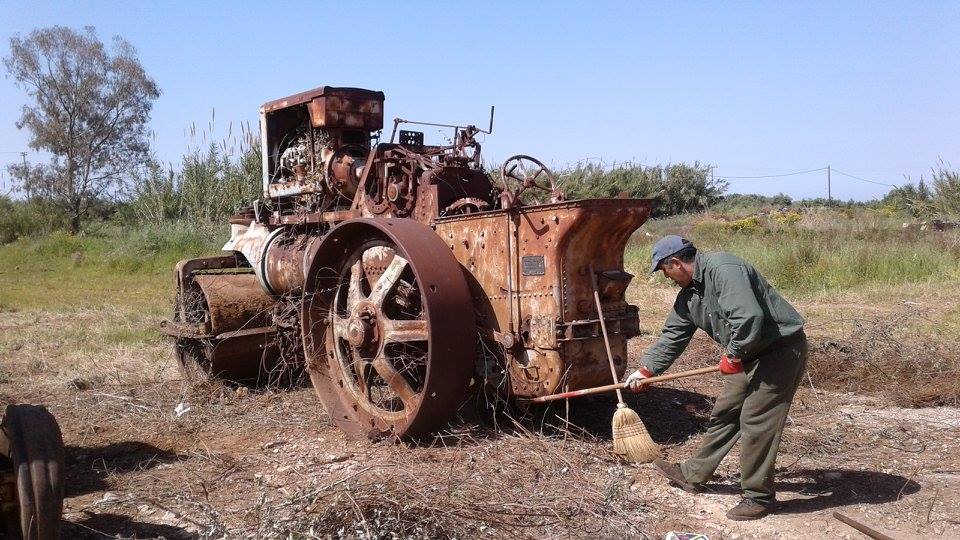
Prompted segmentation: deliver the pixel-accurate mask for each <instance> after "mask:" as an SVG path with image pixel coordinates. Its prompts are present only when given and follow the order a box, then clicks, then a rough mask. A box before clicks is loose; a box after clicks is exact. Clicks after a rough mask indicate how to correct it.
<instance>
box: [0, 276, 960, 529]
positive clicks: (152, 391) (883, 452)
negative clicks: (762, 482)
mask: <svg viewBox="0 0 960 540" xmlns="http://www.w3.org/2000/svg"><path fill="white" fill-rule="evenodd" d="M665 294H669V292H667V293H665ZM821 308H822V306H820V307H818V309H821ZM810 311H814V310H813V309H811V310H810ZM660 317H661V314H658V313H655V314H651V315H650V317H646V316H645V319H644V320H645V321H657V320H659V319H660ZM118 320H119V321H125V322H123V324H128V325H130V326H131V327H137V325H138V324H139V322H141V321H139V320H138V319H137V316H136V315H129V314H124V313H115V312H112V311H110V310H109V309H106V310H89V311H79V312H71V313H67V314H58V313H51V312H5V313H3V314H2V319H0V404H6V403H12V402H31V403H42V404H46V405H47V406H49V408H50V410H51V411H52V412H53V413H54V414H55V416H56V417H57V418H58V420H59V422H60V425H61V427H62V429H63V432H64V438H65V442H66V444H67V467H68V471H67V472H68V486H67V499H66V507H65V515H64V520H65V536H66V537H70V538H104V537H116V536H120V537H137V538H151V537H165V538H194V537H207V538H220V537H231V538H233V537H264V538H269V537H273V538H281V537H282V538H288V537H293V538H313V537H321V538H323V537H330V536H333V537H359V538H393V537H444V536H453V537H460V538H463V537H483V536H489V537H502V536H507V537H558V536H563V537H603V538H607V537H628V538H662V537H663V535H664V533H665V532H667V531H688V532H701V533H705V534H707V535H708V536H709V537H710V538H711V539H721V538H729V539H737V538H863V536H862V535H861V534H860V533H858V532H856V531H855V530H853V529H851V528H850V527H848V526H847V525H844V524H842V523H840V522H839V521H837V520H835V519H834V518H833V517H832V513H833V512H834V511H839V512H842V513H844V514H846V515H848V516H851V517H853V518H854V519H857V520H860V521H863V522H865V523H868V524H869V525H871V526H872V527H874V528H877V529H881V530H883V531H885V532H887V533H889V534H891V535H893V536H895V537H898V538H919V537H924V538H931V537H939V538H960V451H958V450H960V443H958V441H960V410H958V409H957V408H952V407H932V408H916V409H904V408H899V407H895V406H893V405H892V404H891V402H890V401H889V400H887V399H884V398H880V397H869V396H866V395H862V394H860V395H855V394H852V393H846V392H838V391H826V390H824V389H822V388H819V387H818V384H817V381H816V380H814V379H810V380H809V381H808V383H807V384H806V385H804V387H803V388H801V390H800V391H799V393H798V395H797V398H796V400H795V402H794V407H793V409H792V411H791V415H790V421H789V423H788V426H787V430H786V436H785V439H784V441H783V444H782V447H781V454H780V458H779V461H778V474H777V487H778V490H779V497H780V500H781V501H782V507H781V511H780V513H779V514H777V515H774V516H770V517H768V518H766V519H763V520H761V521H758V522H747V523H737V522H732V521H728V520H727V519H726V518H725V517H724V513H725V512H726V510H727V509H728V508H729V507H731V506H733V505H735V504H736V503H737V502H738V500H739V499H738V497H737V493H738V479H737V470H738V465H737V461H736V452H737V449H736V448H735V449H734V452H733V453H732V454H731V456H730V457H729V458H728V459H727V460H725V462H724V463H723V465H722V466H721V468H720V470H719V471H718V476H717V478H716V481H715V482H714V483H713V484H712V485H711V488H712V491H711V492H710V493H707V494H703V495H689V494H686V493H684V492H682V491H680V490H677V489H674V488H671V487H668V486H667V485H666V484H665V483H664V481H663V480H662V479H661V478H660V477H658V476H657V475H656V474H655V473H654V472H653V470H652V469H651V467H650V466H649V465H640V466H635V465H625V464H622V463H618V462H617V460H616V459H615V458H614V456H613V455H612V454H611V453H610V451H609V449H610V446H611V444H610V441H609V437H610V432H609V429H610V418H611V416H612V413H613V406H612V404H613V401H612V400H611V399H610V398H609V397H604V398H598V399H594V400H583V401H581V402H577V403H571V407H570V410H569V411H568V410H566V409H565V408H564V407H563V406H560V407H556V408H554V409H551V410H549V411H547V412H546V413H541V414H540V415H536V416H534V415H531V416H528V417H527V418H524V419H522V420H521V421H519V422H511V421H509V419H507V418H505V417H503V416H500V417H497V418H496V419H495V421H492V420H489V417H488V416H484V415H479V416H478V415H476V414H473V412H472V411H471V407H473V405H469V404H468V405H467V406H465V408H464V409H463V411H462V413H463V414H462V416H463V420H462V421H461V422H460V423H459V424H458V425H457V427H456V428H454V429H453V430H452V431H451V432H447V433H445V434H443V435H442V436H439V437H437V438H436V440H434V441H432V442H430V443H428V444H423V445H419V446H408V445H400V444H394V443H391V442H378V443H371V442H367V441H354V440H348V439H346V438H344V437H343V435H342V434H341V433H340V432H339V430H337V429H336V428H335V427H334V426H333V425H332V424H331V422H330V421H329V419H328V418H327V416H326V414H325V413H324V411H323V409H322V407H321V406H320V404H319V402H318V401H317V399H316V398H315V397H314V396H313V394H312V390H311V389H309V388H302V389H297V390H292V391H283V392H272V391H254V390H248V389H246V388H240V389H231V388H223V387H219V386H210V387H201V388H190V387H187V386H185V385H184V384H183V383H182V382H181V381H180V380H179V375H178V374H177V373H176V370H175V368H174V360H173V358H172V355H171V354H170V352H169V350H168V348H167V346H166V345H165V344H163V343H162V342H160V341H150V342H148V343H147V344H146V345H144V344H143V343H142V342H140V341H138V340H137V339H136V336H134V337H133V338H131V339H130V341H129V343H127V342H126V341H125V340H126V337H125V334H124V332H123V324H118V322H117V321H118ZM649 324H651V325H655V324H656V322H653V323H649ZM118 328H119V330H118ZM118 332H119V334H118ZM652 339H653V338H652V337H651V336H645V337H642V338H637V339H635V340H634V342H633V344H632V348H633V349H632V352H633V353H634V354H633V355H632V357H633V358H636V357H638V356H639V354H640V352H641V351H642V350H643V348H645V347H646V346H647V345H649V343H651V341H652ZM715 359H716V351H715V348H714V346H713V345H712V344H711V343H709V342H707V341H706V340H703V339H699V338H698V339H697V340H696V341H695V342H694V345H693V346H691V348H690V350H689V351H688V352H687V354H686V355H685V356H684V357H683V358H682V359H681V360H680V361H679V362H678V364H677V366H676V367H675V368H674V369H683V368H691V367H699V366H703V365H709V364H712V363H713V362H715ZM719 388H720V381H719V378H718V377H716V376H713V377H707V378H704V379H700V380H686V381H677V382H675V383H672V384H664V385H663V386H661V387H658V388H654V389H651V390H649V391H647V392H645V393H642V394H639V395H633V396H630V405H631V407H632V408H634V410H636V411H638V412H639V413H640V415H641V417H642V418H643V419H644V421H645V423H646V425H647V426H648V428H649V431H650V433H651V435H652V436H653V438H654V439H655V440H656V441H658V442H659V443H661V444H662V445H663V446H664V449H665V452H666V454H667V455H668V457H669V458H670V459H673V460H680V459H683V458H684V457H685V456H687V455H689V454H691V453H692V452H693V451H694V450H695V449H696V448H697V446H698V441H699V438H700V435H699V433H700V432H701V431H702V429H703V428H704V424H705V421H706V420H707V417H708V413H709V410H710V407H711V405H712V400H713V399H714V398H715V396H716V395H717V393H718V391H719ZM177 411H179V414H178V412H177ZM478 418H479V419H480V420H478ZM484 418H487V419H486V420H484Z"/></svg>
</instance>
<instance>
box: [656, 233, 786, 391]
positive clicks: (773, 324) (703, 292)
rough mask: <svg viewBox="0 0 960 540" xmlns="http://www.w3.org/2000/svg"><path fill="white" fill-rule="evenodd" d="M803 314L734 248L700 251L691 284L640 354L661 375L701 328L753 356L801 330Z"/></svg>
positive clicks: (733, 351)
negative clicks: (653, 339)
mask: <svg viewBox="0 0 960 540" xmlns="http://www.w3.org/2000/svg"><path fill="white" fill-rule="evenodd" d="M803 322H804V321H803V317H801V316H800V314H799V313H797V310H795V309H794V308H793V306H791V305H790V304H789V303H788V302H787V301H786V300H784V299H783V297H782V296H780V294H778V293H777V291H776V290H775V289H774V288H773V287H772V286H771V285H770V284H769V283H767V280H766V279H764V278H763V276H761V275H760V272H757V269H756V268H754V267H753V266H751V265H750V263H748V262H746V261H744V260H743V259H741V258H740V257H737V256H736V255H733V254H732V253H725V252H722V251H717V252H711V253H704V252H699V251H698V252H697V255H696V259H695V260H694V267H693V283H691V284H690V286H688V287H684V288H683V289H681V290H680V293H679V294H677V300H676V302H674V303H673V309H672V310H671V311H670V315H668V316H667V322H666V323H664V326H663V333H661V334H660V339H658V340H657V342H656V343H654V344H653V346H652V347H650V348H649V349H648V350H647V352H646V353H644V355H643V358H641V359H640V362H641V364H643V365H644V366H645V367H646V368H647V369H648V370H650V371H652V372H653V373H654V374H657V375H659V374H660V373H663V372H664V371H666V370H667V368H669V367H670V366H671V364H673V361H674V360H676V359H677V357H678V356H680V354H681V353H683V350H684V349H686V348H687V344H688V343H690V338H691V337H693V333H694V332H695V331H696V330H697V328H699V329H701V330H703V331H704V332H706V333H707V334H708V335H710V337H711V338H713V339H714V340H715V341H716V342H717V343H719V344H720V345H721V346H723V347H724V348H725V349H726V353H727V355H729V356H736V357H739V358H742V359H743V360H747V361H749V360H752V359H753V358H755V357H756V356H758V355H759V354H760V353H761V352H763V351H764V349H766V348H767V347H768V346H769V345H770V344H771V343H773V342H774V341H776V340H778V339H780V338H781V337H785V336H789V335H791V334H794V333H796V332H797V331H799V330H801V329H803Z"/></svg>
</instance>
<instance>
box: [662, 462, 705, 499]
mask: <svg viewBox="0 0 960 540" xmlns="http://www.w3.org/2000/svg"><path fill="white" fill-rule="evenodd" d="M653 466H654V467H656V468H657V470H658V471H659V472H660V474H662V475H663V476H665V477H666V478H667V480H669V481H670V485H672V486H676V487H678V488H680V489H682V490H684V491H686V492H687V493H700V492H701V491H703V485H702V484H694V483H693V482H688V481H687V479H686V477H684V476H683V471H681V470H680V465H677V464H676V463H670V462H668V461H664V460H662V459H655V460H653Z"/></svg>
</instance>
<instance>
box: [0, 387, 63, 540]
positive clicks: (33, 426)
mask: <svg viewBox="0 0 960 540" xmlns="http://www.w3.org/2000/svg"><path fill="white" fill-rule="evenodd" d="M63 457H64V450H63V436H62V434H61V433H60V426H58V425H57V421H56V420H55V419H54V418H53V415H52V414H50V412H49V411H47V409H46V408H44V407H40V406H36V405H9V406H7V410H6V413H5V414H4V417H3V423H2V424H0V475H3V477H2V478H0V533H3V534H4V535H5V536H0V537H3V538H11V539H13V538H24V539H30V540H48V539H49V540H55V539H57V538H60V517H61V515H62V514H63V487H64V484H63V474H64V468H63ZM4 469H9V471H10V472H9V473H7V472H6V471H4Z"/></svg>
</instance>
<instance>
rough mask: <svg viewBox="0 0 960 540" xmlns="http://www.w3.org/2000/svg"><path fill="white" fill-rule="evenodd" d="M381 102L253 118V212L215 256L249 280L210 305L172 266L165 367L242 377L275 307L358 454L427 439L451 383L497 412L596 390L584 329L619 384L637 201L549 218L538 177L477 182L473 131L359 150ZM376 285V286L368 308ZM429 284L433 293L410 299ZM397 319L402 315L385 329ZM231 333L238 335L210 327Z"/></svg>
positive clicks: (276, 111)
mask: <svg viewBox="0 0 960 540" xmlns="http://www.w3.org/2000/svg"><path fill="white" fill-rule="evenodd" d="M383 99H384V98H383V94H382V93H380V92H372V91H368V90H362V89H355V88H332V87H320V88H318V89H315V90H311V91H308V92H303V93H300V94H296V95H294V96H290V97H288V98H284V99H281V100H276V101H271V102H268V103H266V104H265V105H264V106H263V107H262V109H261V131H262V134H263V135H262V136H263V140H262V156H263V163H264V169H263V182H264V195H265V197H266V199H267V201H265V202H263V203H261V202H257V203H255V204H254V205H253V206H251V207H250V208H247V209H242V210H240V211H238V212H237V214H236V215H235V216H233V217H232V218H231V220H230V223H231V239H230V241H229V242H228V243H227V244H226V245H225V246H224V250H228V251H234V252H236V253H237V254H238V255H237V256H236V257H235V260H234V261H233V264H234V266H239V265H240V263H241V262H242V263H244V264H246V265H247V266H250V267H251V268H252V270H253V274H250V275H248V276H247V277H245V278H243V280H244V281H243V283H242V284H241V282H240V281H236V282H234V283H232V284H231V285H229V286H228V287H227V288H225V289H224V290H223V291H213V289H212V285H210V283H208V282H207V281H206V280H207V279H208V278H207V277H206V276H204V275H203V274H204V272H207V271H208V268H206V267H204V266H203V265H202V264H199V263H196V262H189V263H185V265H184V266H183V267H178V276H179V277H178V283H179V284H180V285H181V287H180V290H181V291H190V290H195V292H196V291H199V293H200V294H199V295H195V296H197V297H198V298H199V299H200V302H199V304H198V305H199V306H200V307H199V312H200V315H201V316H199V317H196V316H194V317H190V316H186V315H188V314H187V313H184V314H181V316H180V317H179V318H178V319H176V320H174V321H171V322H170V323H169V324H168V326H167V327H166V328H165V331H166V332H167V333H168V334H170V335H174V336H177V337H178V339H179V340H181V341H179V342H178V343H181V344H184V345H185V346H184V347H181V349H182V350H183V351H184V352H183V353H181V356H183V357H190V358H200V359H201V362H205V363H206V364H205V365H206V366H207V370H208V371H213V370H215V369H219V368H218V367H216V366H214V364H217V365H218V366H219V365H221V364H222V365H227V364H230V363H231V362H237V365H242V366H244V369H246V368H247V367H251V366H254V365H258V366H260V368H262V366H263V365H264V364H263V363H264V362H265V361H266V360H269V359H270V358H271V356H272V355H274V354H280V353H275V352H273V351H275V350H276V349H277V346H276V345H275V342H276V341H278V337H283V336H286V335H288V334H284V332H288V333H289V332H292V331H294V330H291V329H292V328H293V327H294V326H296V325H291V324H289V320H287V321H286V322H284V321H283V320H282V317H279V316H278V315H277V314H276V313H277V312H278V311H279V310H280V309H279V308H280V307H281V306H288V307H289V306H293V307H294V308H296V307H299V308H300V309H301V321H300V326H301V327H302V331H301V330H300V329H297V330H296V331H297V332H302V338H303V339H302V343H303V347H304V349H305V352H304V353H297V354H305V360H304V359H301V360H300V361H301V362H303V361H305V362H306V364H307V366H308V368H309V370H310V373H311V378H312V380H313V383H314V386H315V388H316V390H317V393H318V394H319V396H320V398H321V400H322V401H323V403H324V405H325V406H326V407H327V409H328V410H329V411H330V413H331V416H332V417H333V418H334V419H335V421H336V422H337V423H338V424H339V425H341V427H343V428H344V430H346V431H348V432H350V433H353V434H367V435H372V436H384V435H388V434H393V435H397V436H416V435H420V434H424V433H427V432H429V431H431V430H434V429H437V428H438V427H440V426H441V425H442V424H443V422H445V421H446V419H447V418H449V414H450V410H451V409H452V408H453V406H454V405H455V404H456V402H457V401H458V400H459V399H462V398H464V397H465V396H464V394H465V393H466V392H467V381H468V380H469V378H470V375H471V373H472V374H473V376H474V378H475V380H476V382H477V383H478V384H476V385H474V386H473V387H472V388H475V389H476V388H483V389H485V390H493V391H495V392H499V393H500V394H501V395H502V396H503V397H506V398H531V397H536V396H542V395H547V394H553V393H557V392H558V391H562V390H576V389H580V388H586V387H590V386H599V385H603V384H608V383H610V382H611V381H610V379H611V373H610V370H609V366H608V363H607V358H606V353H605V350H604V341H603V337H602V332H601V326H602V325H601V320H602V322H603V324H605V326H606V328H607V331H608V335H609V341H610V348H611V353H612V355H613V357H614V363H615V372H616V374H617V376H621V375H622V374H623V371H624V369H625V365H626V354H627V340H628V339H629V338H631V337H633V336H635V335H637V334H638V333H639V326H640V325H639V318H638V311H639V310H638V308H637V307H636V306H632V305H630V304H629V303H628V302H627V300H626V298H625V294H626V290H627V287H628V286H629V284H630V281H631V279H632V277H633V276H631V275H630V274H629V273H627V272H625V271H624V268H623V252H624V248H625V246H626V244H627V241H628V240H629V238H630V235H631V234H632V233H633V232H634V231H635V230H636V229H637V228H638V227H639V226H640V225H641V224H642V223H643V222H644V221H645V220H646V219H647V217H648V216H649V214H650V210H651V206H650V201H648V200H639V199H627V198H619V199H596V200H587V201H566V200H565V198H566V197H565V194H564V192H563V189H562V185H561V182H559V180H558V179H557V177H556V176H555V175H554V174H553V173H552V172H551V171H550V170H549V169H548V168H547V167H546V166H545V165H544V164H543V163H542V162H540V161H538V160H536V159H535V158H532V157H530V156H526V155H523V154H518V155H516V156H513V157H511V158H509V159H508V160H506V162H505V163H504V165H503V167H502V168H501V170H500V174H499V175H497V176H496V180H494V178H492V177H491V176H490V175H488V174H487V173H486V172H485V170H484V169H483V167H482V164H483V160H482V156H481V154H480V152H481V146H480V143H479V142H478V141H477V140H476V135H477V134H479V133H489V132H490V130H486V131H484V130H481V129H478V128H476V127H475V126H460V125H454V124H438V123H421V124H425V125H428V126H431V127H447V128H451V129H452V130H453V134H452V137H450V138H449V139H448V143H447V144H441V145H431V144H429V143H428V142H427V141H426V140H425V136H424V134H423V133H420V132H416V131H408V130H406V129H405V130H402V131H401V132H400V138H399V141H398V142H394V141H395V140H396V137H395V136H396V132H397V129H398V127H399V126H400V124H411V123H413V124H417V123H418V122H410V121H407V120H401V119H396V120H395V121H394V133H393V134H392V135H391V138H390V141H389V142H377V143H376V144H374V143H373V142H374V141H379V133H378V130H380V128H381V127H382V119H383V116H382V115H383V109H382V105H383ZM491 115H492V111H491ZM491 130H492V117H491ZM543 201H549V202H546V203H543V204H540V203H538V202H543ZM591 263H592V264H593V265H594V267H595V269H596V272H595V274H596V281H597V287H598V290H599V294H600V298H601V305H602V309H601V310H600V311H601V312H600V313H598V311H597V308H596V306H595V304H594V302H593V296H592V294H593V293H592V287H591V280H590V277H591V275H590V271H589V265H590V264H591ZM206 264H208V265H210V264H214V263H213V261H212V260H211V261H210V262H208V263H206ZM215 264H220V265H225V266H224V267H226V266H228V265H229V264H231V262H230V260H229V259H227V258H223V259H222V260H220V262H217V263H215ZM397 265H399V266H397ZM398 272H399V274H398V275H394V274H397V273H398ZM400 274H402V275H400ZM254 276H255V277H254ZM381 283H387V284H390V285H391V286H390V287H386V291H385V292H383V291H381V292H379V293H378V292H376V291H377V290H378V287H384V286H383V285H381ZM438 284H442V287H440V289H439V290H441V291H443V292H442V294H437V293H435V292H434V291H432V290H429V286H430V285H438ZM257 287H259V290H258V292H257V293H256V294H254V293H253V289H256V288H257ZM191 288H192V289H191ZM241 291H243V292H241ZM258 295H259V296H258ZM182 296H183V295H182ZM239 296H244V301H245V302H250V303H251V304H249V305H255V304H257V303H258V302H261V303H262V305H261V307H263V306H267V305H271V306H272V307H271V308H270V309H266V310H264V312H263V313H264V314H265V315H264V316H263V317H259V318H256V317H254V316H253V314H252V313H249V312H247V311H243V309H240V308H238V304H237V302H238V297H239ZM188 297H189V295H187V296H184V298H185V299H189V298H188ZM270 302H273V304H270ZM195 303H196V302H195ZM181 304H183V305H182V306H181V311H184V312H187V311H197V309H195V307H196V306H194V308H190V307H189V306H191V305H193V304H189V302H187V303H186V304H184V302H181ZM397 306H401V307H404V306H406V308H409V309H411V310H412V311H411V313H413V315H406V316H401V317H400V319H399V320H400V321H401V322H400V323H399V324H400V326H396V325H395V324H394V323H396V317H397V316H398V314H397V313H394V312H393V310H396V309H398V307H397ZM237 309H240V311H237ZM288 311H289V310H288ZM245 317H247V318H248V321H252V322H251V324H249V325H248V326H244V327H242V328H241V327H236V328H232V327H230V326H231V325H235V324H236V323H237V322H239V321H241V319H244V318H245ZM468 319H469V320H468ZM218 320H223V321H231V322H230V323H229V324H222V323H218ZM184 340H186V341H184ZM217 347H220V348H221V349H222V352H217ZM398 351H399V352H398ZM400 353H402V354H400ZM414 357H415V360H410V361H408V360H409V359H410V358H414ZM404 358H406V359H407V360H403V359H404ZM238 359H239V360H238ZM265 359H266V360H265ZM221 360H222V362H221ZM223 373H226V371H223ZM441 381H442V382H441ZM471 391H472V390H471ZM374 394H376V395H374Z"/></svg>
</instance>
